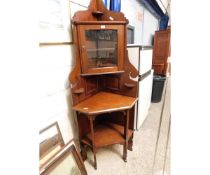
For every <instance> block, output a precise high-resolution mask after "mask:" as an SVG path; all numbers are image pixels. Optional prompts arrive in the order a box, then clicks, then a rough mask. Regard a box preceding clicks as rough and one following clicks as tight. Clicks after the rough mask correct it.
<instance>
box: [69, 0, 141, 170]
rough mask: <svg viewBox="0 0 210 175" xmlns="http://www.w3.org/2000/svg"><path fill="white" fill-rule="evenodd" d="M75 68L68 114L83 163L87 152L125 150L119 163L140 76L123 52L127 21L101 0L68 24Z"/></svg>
mask: <svg viewBox="0 0 210 175" xmlns="http://www.w3.org/2000/svg"><path fill="white" fill-rule="evenodd" d="M72 24H73V34H74V45H75V50H74V51H75V54H74V55H75V65H74V68H73V70H72V72H71V73H70V76H69V81H70V84H71V95H72V109H73V110H74V111H75V113H76V116H75V121H76V123H77V125H78V127H77V128H78V135H79V142H80V147H81V154H82V157H83V160H85V159H86V158H87V155H86V149H87V148H90V149H91V150H92V151H93V154H94V167H95V169H97V161H96V151H97V149H99V148H101V147H104V146H108V145H113V144H121V145H123V159H124V161H125V162H126V161H127V149H129V150H132V145H133V137H134V135H133V131H134V114H135V104H136V102H137V100H138V99H137V89H138V83H137V81H135V80H134V79H136V78H137V76H138V71H137V70H136V68H135V67H134V66H133V65H132V64H131V63H130V61H129V58H128V51H127V48H126V43H127V42H126V38H127V37H126V36H127V34H126V31H127V24H128V20H127V19H126V18H125V16H124V14H123V13H121V12H113V11H109V10H107V9H106V8H105V6H104V4H103V1H102V0H91V1H90V4H89V6H88V9H87V10H85V11H78V12H76V13H75V14H74V16H73V18H72Z"/></svg>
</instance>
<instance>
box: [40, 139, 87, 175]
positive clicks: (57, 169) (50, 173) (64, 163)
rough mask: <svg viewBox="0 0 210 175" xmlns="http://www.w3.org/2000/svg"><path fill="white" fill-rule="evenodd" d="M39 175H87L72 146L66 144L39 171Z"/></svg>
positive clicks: (79, 157) (80, 159)
mask: <svg viewBox="0 0 210 175" xmlns="http://www.w3.org/2000/svg"><path fill="white" fill-rule="evenodd" d="M40 175H87V172H86V169H85V166H84V164H83V161H82V158H81V156H80V155H79V154H78V152H77V150H76V148H75V146H74V144H72V143H68V144H67V145H66V146H65V147H64V148H62V150H61V151H59V153H58V154H57V155H56V156H55V157H53V158H52V159H51V160H50V161H49V162H48V163H47V165H46V166H44V167H43V168H42V169H41V170H40Z"/></svg>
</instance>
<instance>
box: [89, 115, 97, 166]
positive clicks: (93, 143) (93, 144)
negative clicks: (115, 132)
mask: <svg viewBox="0 0 210 175" xmlns="http://www.w3.org/2000/svg"><path fill="white" fill-rule="evenodd" d="M94 118H95V117H94V116H89V120H90V129H91V138H92V149H93V155H94V167H95V169H97V161H96V147H95V142H94V129H93V120H94Z"/></svg>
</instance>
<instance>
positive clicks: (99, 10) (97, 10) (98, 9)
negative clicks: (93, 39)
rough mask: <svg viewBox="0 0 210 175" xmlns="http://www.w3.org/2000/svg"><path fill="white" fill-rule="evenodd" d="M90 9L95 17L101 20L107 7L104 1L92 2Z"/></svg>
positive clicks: (93, 0)
mask: <svg viewBox="0 0 210 175" xmlns="http://www.w3.org/2000/svg"><path fill="white" fill-rule="evenodd" d="M89 9H91V11H92V15H93V16H95V17H96V18H99V17H101V16H102V15H103V14H104V12H105V10H106V7H105V6H104V3H103V1H102V0H92V1H91V2H90V6H89Z"/></svg>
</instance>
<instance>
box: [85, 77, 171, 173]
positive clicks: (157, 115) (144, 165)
mask: <svg viewBox="0 0 210 175" xmlns="http://www.w3.org/2000/svg"><path fill="white" fill-rule="evenodd" d="M170 89H171V87H170V78H167V80H166V82H165V88H164V91H163V96H162V100H161V102H159V103H151V106H150V109H149V113H148V116H147V118H146V120H145V121H144V123H143V124H142V126H141V128H140V129H139V130H138V131H135V133H134V145H133V151H128V161H127V163H125V162H124V161H123V159H122V152H123V147H122V146H121V145H113V146H109V147H105V148H101V149H99V150H98V151H97V154H96V155H97V164H98V169H97V170H95V169H94V168H93V154H92V152H91V151H88V159H87V160H86V161H85V167H86V169H87V172H88V175H169V174H170V120H171V113H170V100H171V98H170Z"/></svg>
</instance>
